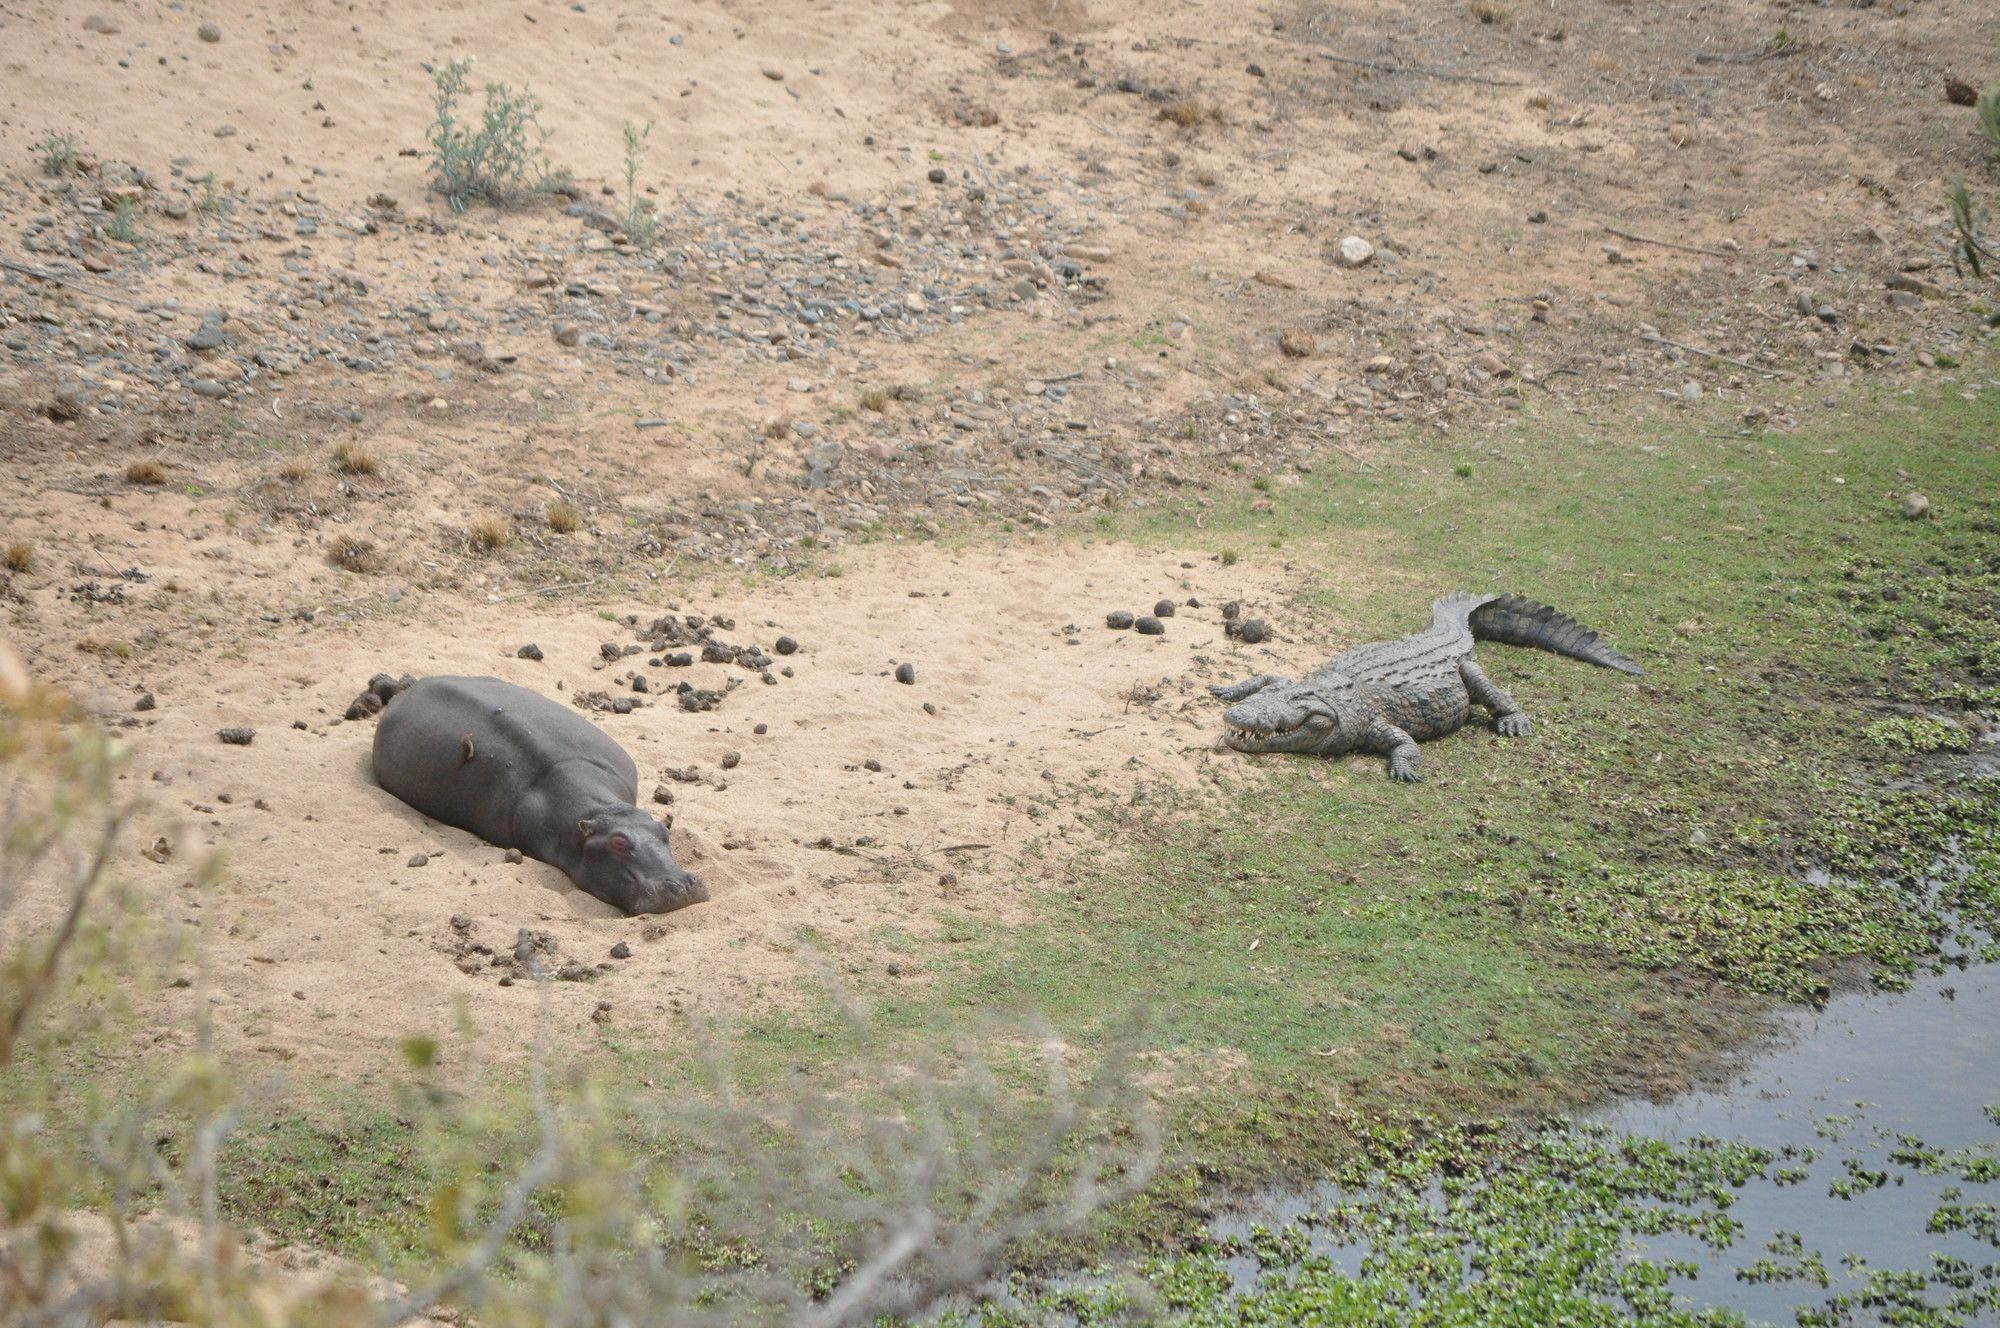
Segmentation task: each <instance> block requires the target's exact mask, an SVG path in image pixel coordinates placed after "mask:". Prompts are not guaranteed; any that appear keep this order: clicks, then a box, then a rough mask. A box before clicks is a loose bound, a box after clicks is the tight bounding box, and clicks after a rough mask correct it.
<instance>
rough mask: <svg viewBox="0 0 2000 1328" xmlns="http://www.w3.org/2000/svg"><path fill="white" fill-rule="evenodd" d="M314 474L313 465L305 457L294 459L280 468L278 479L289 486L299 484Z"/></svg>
mask: <svg viewBox="0 0 2000 1328" xmlns="http://www.w3.org/2000/svg"><path fill="white" fill-rule="evenodd" d="M312 473H313V467H312V463H311V462H310V461H307V460H306V459H305V458H303V457H292V458H290V459H289V460H287V461H286V462H285V463H284V464H283V465H281V466H279V467H278V478H279V479H281V480H283V481H284V482H285V483H287V484H297V483H298V482H299V481H300V480H302V479H305V478H306V477H307V476H309V475H311V474H312Z"/></svg>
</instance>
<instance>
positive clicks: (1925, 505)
mask: <svg viewBox="0 0 2000 1328" xmlns="http://www.w3.org/2000/svg"><path fill="white" fill-rule="evenodd" d="M1930 514H1931V500H1930V499H1928V498H1926V497H1924V495H1922V494H1920V493H1911V494H1905V495H1904V496H1903V516H1904V518H1905V519H1906V520H1910V521H1922V520H1924V519H1925V518H1927V517H1928V516H1930Z"/></svg>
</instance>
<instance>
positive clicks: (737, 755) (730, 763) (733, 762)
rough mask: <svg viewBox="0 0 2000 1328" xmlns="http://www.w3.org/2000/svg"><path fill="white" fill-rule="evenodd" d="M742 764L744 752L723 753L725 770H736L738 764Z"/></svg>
mask: <svg viewBox="0 0 2000 1328" xmlns="http://www.w3.org/2000/svg"><path fill="white" fill-rule="evenodd" d="M742 764H743V753H742V752H724V753H723V754H722V768H723V769H724V770H734V769H735V768H736V767H737V766H739V765H742Z"/></svg>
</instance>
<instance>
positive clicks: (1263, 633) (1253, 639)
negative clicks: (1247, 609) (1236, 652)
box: [1231, 618, 1271, 646]
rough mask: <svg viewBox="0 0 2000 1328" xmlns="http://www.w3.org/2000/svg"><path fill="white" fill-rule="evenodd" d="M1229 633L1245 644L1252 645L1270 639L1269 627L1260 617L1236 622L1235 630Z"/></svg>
mask: <svg viewBox="0 0 2000 1328" xmlns="http://www.w3.org/2000/svg"><path fill="white" fill-rule="evenodd" d="M1231 635H1233V636H1234V637H1235V638H1236V639H1237V640H1238V641H1241V642H1242V643H1243V644H1244V645H1246V646H1254V645H1257V644H1258V643H1260V642H1263V641H1268V640H1270V639H1271V629H1270V628H1269V627H1267V626H1265V625H1264V620H1263V619H1262V618H1250V619H1247V620H1245V621H1243V622H1240V623H1237V624H1236V630H1235V631H1234V632H1232V633H1231Z"/></svg>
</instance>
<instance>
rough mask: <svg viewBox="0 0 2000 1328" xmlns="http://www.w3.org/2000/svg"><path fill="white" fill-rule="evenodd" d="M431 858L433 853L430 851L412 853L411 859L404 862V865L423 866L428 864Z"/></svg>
mask: <svg viewBox="0 0 2000 1328" xmlns="http://www.w3.org/2000/svg"><path fill="white" fill-rule="evenodd" d="M430 860H431V855H430V854H428V853H412V854H411V855H410V860H409V861H408V862H406V863H404V864H403V865H404V866H405V867H422V866H425V865H427V864H428V863H429V862H430Z"/></svg>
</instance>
